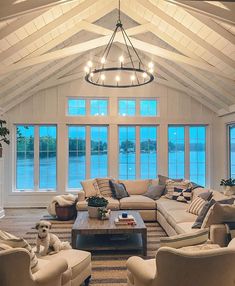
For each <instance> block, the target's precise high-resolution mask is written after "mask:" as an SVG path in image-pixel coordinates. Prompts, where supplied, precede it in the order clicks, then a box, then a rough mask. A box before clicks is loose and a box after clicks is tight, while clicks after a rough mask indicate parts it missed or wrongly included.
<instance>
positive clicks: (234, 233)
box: [225, 222, 235, 241]
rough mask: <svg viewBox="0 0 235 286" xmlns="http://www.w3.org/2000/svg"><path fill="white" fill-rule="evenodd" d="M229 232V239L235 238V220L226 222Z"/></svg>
mask: <svg viewBox="0 0 235 286" xmlns="http://www.w3.org/2000/svg"><path fill="white" fill-rule="evenodd" d="M225 226H226V229H227V234H228V240H229V241H230V240H232V239H233V238H235V222H226V223H225Z"/></svg>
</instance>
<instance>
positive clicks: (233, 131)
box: [229, 125, 235, 178]
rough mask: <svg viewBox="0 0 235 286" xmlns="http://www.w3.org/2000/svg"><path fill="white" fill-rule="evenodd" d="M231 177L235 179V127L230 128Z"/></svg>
mask: <svg viewBox="0 0 235 286" xmlns="http://www.w3.org/2000/svg"><path fill="white" fill-rule="evenodd" d="M229 149H230V150H229V157H230V158H229V159H230V160H229V161H230V177H231V178H235V125H232V126H230V127H229Z"/></svg>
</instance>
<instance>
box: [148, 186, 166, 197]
mask: <svg viewBox="0 0 235 286" xmlns="http://www.w3.org/2000/svg"><path fill="white" fill-rule="evenodd" d="M164 190H165V186H164V185H150V186H149V187H148V190H147V192H146V193H144V194H143V196H145V197H148V198H150V199H153V200H157V199H159V198H160V197H161V196H162V194H163V193H164Z"/></svg>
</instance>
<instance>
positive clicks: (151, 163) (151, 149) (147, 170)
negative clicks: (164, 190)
mask: <svg viewBox="0 0 235 286" xmlns="http://www.w3.org/2000/svg"><path fill="white" fill-rule="evenodd" d="M156 175H157V127H155V126H142V127H140V177H141V178H142V179H147V178H155V177H156Z"/></svg>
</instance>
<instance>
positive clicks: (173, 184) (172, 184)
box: [166, 179, 191, 199]
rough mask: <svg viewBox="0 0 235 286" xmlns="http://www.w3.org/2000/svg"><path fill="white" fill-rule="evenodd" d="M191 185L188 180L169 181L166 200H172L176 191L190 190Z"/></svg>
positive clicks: (167, 182)
mask: <svg viewBox="0 0 235 286" xmlns="http://www.w3.org/2000/svg"><path fill="white" fill-rule="evenodd" d="M190 186H191V183H190V181H188V180H182V181H174V180H171V179H169V180H167V181H166V198H167V199H172V196H173V193H174V189H175V188H179V189H188V188H190Z"/></svg>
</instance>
